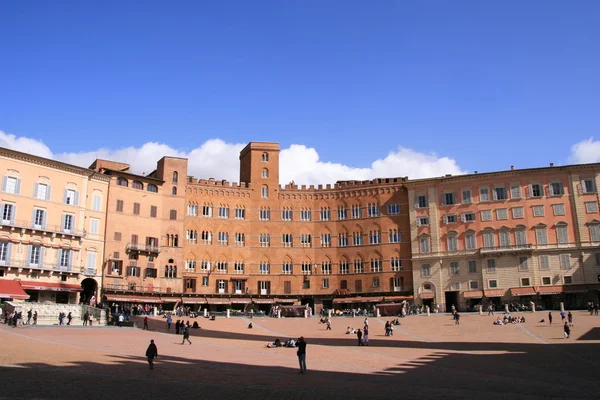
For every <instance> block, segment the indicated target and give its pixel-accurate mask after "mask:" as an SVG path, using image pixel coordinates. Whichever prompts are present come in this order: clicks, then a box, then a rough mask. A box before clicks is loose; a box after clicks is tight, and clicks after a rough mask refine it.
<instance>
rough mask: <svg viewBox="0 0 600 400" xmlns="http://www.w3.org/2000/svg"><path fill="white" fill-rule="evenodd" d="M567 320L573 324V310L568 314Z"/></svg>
mask: <svg viewBox="0 0 600 400" xmlns="http://www.w3.org/2000/svg"><path fill="white" fill-rule="evenodd" d="M567 321H568V322H569V326H573V314H571V311H569V313H568V314H567Z"/></svg>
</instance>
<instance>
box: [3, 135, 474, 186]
mask: <svg viewBox="0 0 600 400" xmlns="http://www.w3.org/2000/svg"><path fill="white" fill-rule="evenodd" d="M0 146H1V147H6V148H10V149H13V150H18V151H22V152H27V153H32V154H35V155H38V156H41V157H47V158H53V159H56V160H60V161H63V162H67V163H70V164H75V165H79V166H82V167H88V166H89V165H90V164H91V163H92V162H93V161H94V160H95V159H96V158H103V159H107V160H114V161H119V162H125V163H128V164H130V165H131V169H132V172H134V173H142V172H145V173H149V172H151V171H153V170H154V169H155V168H156V162H157V161H158V160H159V159H161V158H162V157H163V156H175V157H185V158H188V160H189V161H188V162H189V171H188V174H189V175H193V176H195V177H197V178H215V179H227V180H229V181H234V182H237V181H239V153H240V151H241V150H242V149H243V148H244V146H245V144H244V143H227V142H224V141H223V140H221V139H210V140H207V141H206V142H204V143H203V144H202V145H200V146H199V147H197V148H195V149H192V150H190V151H185V150H176V149H174V148H172V147H170V146H169V145H166V144H163V143H156V142H148V143H145V144H143V145H142V146H141V147H124V148H120V149H105V148H102V149H98V150H95V151H87V152H77V153H53V152H52V151H51V150H50V148H49V147H48V146H46V145H45V144H44V143H43V142H42V141H40V140H37V139H32V138H26V137H17V136H15V135H9V134H7V133H4V132H2V131H0ZM463 173H465V171H463V170H462V169H461V168H460V167H459V166H458V164H457V162H456V161H455V160H453V159H451V158H448V157H438V156H437V155H436V154H433V153H419V152H417V151H414V150H411V149H407V148H403V147H399V148H398V149H397V150H396V151H392V152H390V153H389V154H388V155H387V156H386V157H385V158H382V159H378V160H375V161H374V162H373V163H372V164H371V166H370V167H368V168H356V167H351V166H349V165H345V164H339V163H331V162H324V161H321V160H320V159H319V154H318V152H317V150H316V149H314V148H309V147H306V146H304V145H300V144H294V145H291V146H290V147H289V148H286V149H283V150H282V151H281V155H280V179H279V180H280V182H281V183H282V184H285V183H289V182H290V181H292V180H293V181H294V182H296V183H297V184H300V185H304V184H306V185H312V184H327V183H335V182H336V181H338V180H366V179H372V178H389V177H402V176H408V177H409V178H411V179H416V178H427V177H435V176H442V175H445V174H453V175H458V174H463Z"/></svg>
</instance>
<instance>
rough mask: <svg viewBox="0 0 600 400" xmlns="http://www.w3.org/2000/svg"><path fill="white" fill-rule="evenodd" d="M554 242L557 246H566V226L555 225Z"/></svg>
mask: <svg viewBox="0 0 600 400" xmlns="http://www.w3.org/2000/svg"><path fill="white" fill-rule="evenodd" d="M556 241H557V242H558V243H559V244H567V243H569V234H568V231H567V225H566V224H560V225H559V224H557V225H556Z"/></svg>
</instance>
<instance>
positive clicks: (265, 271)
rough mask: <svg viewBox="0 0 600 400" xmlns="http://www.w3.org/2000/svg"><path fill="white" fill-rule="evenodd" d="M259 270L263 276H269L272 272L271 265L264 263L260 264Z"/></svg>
mask: <svg viewBox="0 0 600 400" xmlns="http://www.w3.org/2000/svg"><path fill="white" fill-rule="evenodd" d="M258 268H259V272H260V274H261V275H268V274H269V273H270V271H271V265H270V264H269V263H268V262H264V261H263V262H261V263H260V264H259V267H258Z"/></svg>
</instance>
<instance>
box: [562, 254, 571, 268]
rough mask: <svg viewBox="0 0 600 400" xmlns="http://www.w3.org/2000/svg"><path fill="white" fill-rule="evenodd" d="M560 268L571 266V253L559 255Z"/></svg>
mask: <svg viewBox="0 0 600 400" xmlns="http://www.w3.org/2000/svg"><path fill="white" fill-rule="evenodd" d="M560 268H561V269H569V268H571V255H570V254H561V255H560Z"/></svg>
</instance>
